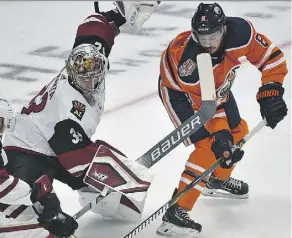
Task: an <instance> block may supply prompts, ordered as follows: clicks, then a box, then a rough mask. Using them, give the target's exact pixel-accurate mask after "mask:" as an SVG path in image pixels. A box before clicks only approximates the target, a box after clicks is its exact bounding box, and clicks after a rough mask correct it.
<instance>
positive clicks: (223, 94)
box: [216, 65, 239, 104]
mask: <svg viewBox="0 0 292 238" xmlns="http://www.w3.org/2000/svg"><path fill="white" fill-rule="evenodd" d="M237 69H239V65H237V66H234V67H233V68H232V69H230V70H229V72H228V73H227V74H226V77H225V80H224V83H223V84H222V85H221V86H220V87H219V88H218V89H217V90H216V93H217V99H218V101H217V103H219V104H220V103H223V102H225V101H226V100H227V98H228V95H229V92H230V89H231V86H232V84H233V82H234V79H235V77H236V70H237Z"/></svg>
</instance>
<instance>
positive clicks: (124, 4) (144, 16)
mask: <svg viewBox="0 0 292 238" xmlns="http://www.w3.org/2000/svg"><path fill="white" fill-rule="evenodd" d="M160 2H161V1H114V4H115V5H116V7H117V9H118V10H119V12H120V13H121V15H122V16H123V17H125V19H126V20H127V22H128V23H129V24H130V25H131V26H133V27H134V28H136V29H137V30H138V31H141V29H142V26H143V24H144V23H145V22H146V21H147V20H148V19H149V17H150V16H151V15H152V13H153V12H154V11H155V10H156V8H157V7H158V5H159V4H160Z"/></svg>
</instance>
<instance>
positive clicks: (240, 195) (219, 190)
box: [202, 176, 248, 199]
mask: <svg viewBox="0 0 292 238" xmlns="http://www.w3.org/2000/svg"><path fill="white" fill-rule="evenodd" d="M202 194H203V195H205V196H210V197H221V198H233V199H246V198H248V184H247V183H244V182H243V181H241V180H238V179H234V178H231V177H230V178H229V179H228V180H220V179H218V178H215V177H213V176H210V178H209V180H208V182H207V185H206V187H205V189H204V190H203V192H202Z"/></svg>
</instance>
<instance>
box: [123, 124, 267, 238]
mask: <svg viewBox="0 0 292 238" xmlns="http://www.w3.org/2000/svg"><path fill="white" fill-rule="evenodd" d="M266 124H267V122H266V120H262V121H261V122H260V123H259V124H258V125H257V126H256V127H255V128H253V129H252V130H251V131H250V132H249V133H248V134H247V135H246V136H244V137H243V139H242V140H240V141H239V142H238V143H237V144H236V145H234V146H233V149H236V148H242V147H243V145H244V144H245V143H246V142H247V141H249V140H250V139H251V137H253V136H254V135H255V134H256V133H258V132H259V131H260V130H261V129H262V128H263V127H264V126H265V125H266ZM222 160H223V158H220V159H218V160H217V161H216V162H215V163H214V164H212V165H211V166H210V168H209V169H207V170H206V171H205V172H204V173H202V174H201V175H200V176H199V177H198V178H197V179H195V180H194V181H193V182H191V183H190V184H188V185H187V186H186V187H185V189H184V190H182V191H181V192H179V193H178V194H176V195H175V196H174V197H173V198H172V199H170V200H169V201H168V202H167V203H165V204H164V205H163V206H162V207H160V208H159V209H158V210H156V212H154V213H153V214H152V215H150V216H149V217H148V218H147V219H145V220H144V221H143V222H141V223H140V224H139V225H138V226H136V227H135V228H134V229H133V230H132V231H130V232H129V233H128V234H127V235H126V236H124V237H123V238H132V237H134V236H136V235H138V233H139V232H140V231H142V230H143V229H144V228H145V227H146V226H147V225H149V224H150V223H151V222H153V221H154V220H155V219H156V218H157V217H159V216H160V215H161V214H163V213H165V211H166V210H167V209H168V208H169V207H171V206H173V205H174V204H175V203H176V202H177V201H178V200H179V199H180V198H181V197H182V196H184V195H185V194H186V193H187V192H189V191H190V190H191V189H192V188H193V187H194V186H196V185H197V184H198V183H199V182H201V181H202V180H203V179H204V178H205V177H207V176H208V175H209V174H211V173H212V172H213V171H214V170H215V169H216V168H217V167H218V166H219V165H220V163H221V161H222Z"/></svg>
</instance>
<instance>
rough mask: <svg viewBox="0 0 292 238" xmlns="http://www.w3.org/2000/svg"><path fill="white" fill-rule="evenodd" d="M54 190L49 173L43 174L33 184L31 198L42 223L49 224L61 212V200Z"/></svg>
mask: <svg viewBox="0 0 292 238" xmlns="http://www.w3.org/2000/svg"><path fill="white" fill-rule="evenodd" d="M52 191H53V187H52V183H51V181H50V179H49V176H48V175H43V176H42V177H40V178H39V179H38V180H37V181H36V182H35V183H34V184H33V188H32V192H31V195H30V200H31V201H32V203H33V209H34V211H35V213H36V214H37V215H38V216H39V218H38V222H39V223H41V224H47V223H48V222H49V221H50V220H51V219H53V218H54V217H55V216H57V214H58V213H59V212H61V207H60V201H59V199H58V197H57V196H56V194H55V193H54V192H52Z"/></svg>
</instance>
